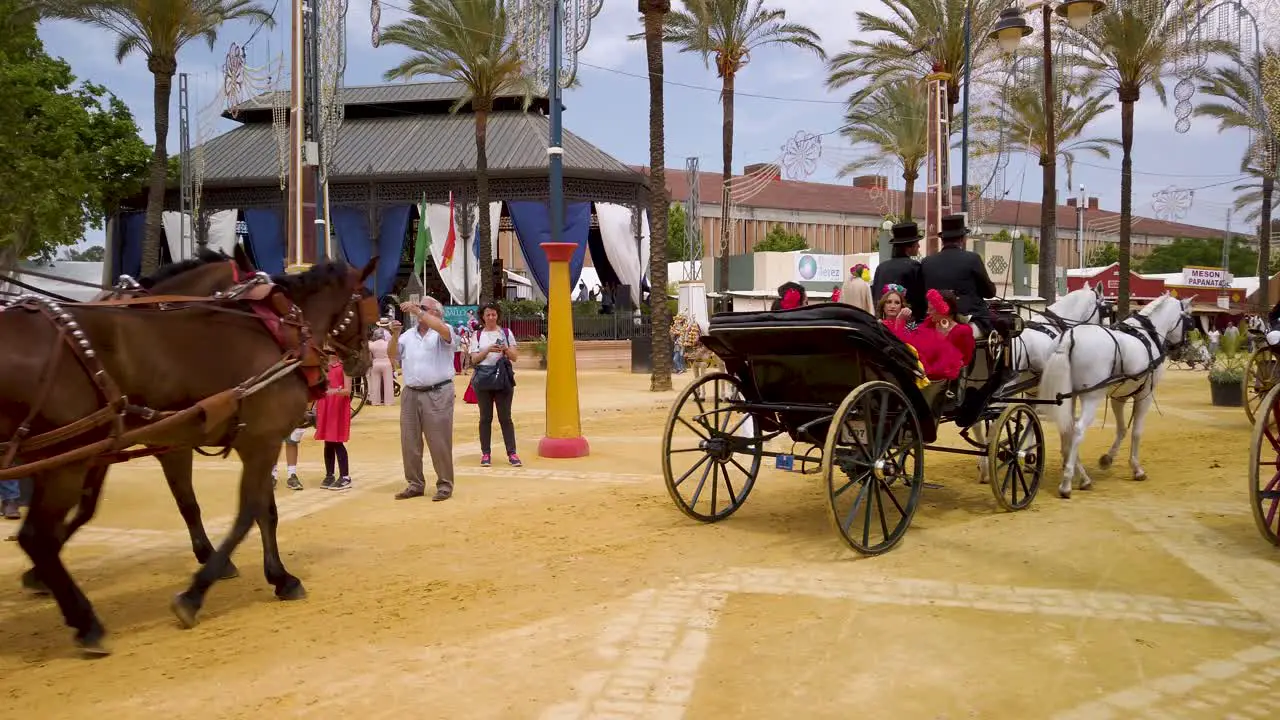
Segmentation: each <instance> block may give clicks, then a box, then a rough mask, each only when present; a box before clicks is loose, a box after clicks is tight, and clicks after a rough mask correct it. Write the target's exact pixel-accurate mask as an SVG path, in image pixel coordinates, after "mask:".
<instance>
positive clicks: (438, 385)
mask: <svg viewBox="0 0 1280 720" xmlns="http://www.w3.org/2000/svg"><path fill="white" fill-rule="evenodd" d="M452 384H453V380H444V381H441V382H438V383H436V384H435V385H426V386H418V387H415V386H413V385H410V386H408V387H409V389H410V390H416V391H418V392H434V391H436V390H439V389H440V388H443V387H444V386H445V385H452Z"/></svg>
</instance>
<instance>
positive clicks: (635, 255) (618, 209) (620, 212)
mask: <svg viewBox="0 0 1280 720" xmlns="http://www.w3.org/2000/svg"><path fill="white" fill-rule="evenodd" d="M595 209H596V221H597V222H598V223H599V225H600V239H601V241H603V243H604V252H605V255H606V256H607V257H608V258H609V264H610V265H612V266H613V271H614V272H615V273H616V274H617V275H618V279H619V280H621V281H622V282H623V283H625V284H627V285H629V286H631V300H632V302H634V303H636V305H639V304H640V281H641V280H642V279H643V278H646V277H648V275H649V214H648V213H647V212H644V213H641V215H640V247H639V248H637V247H636V235H635V232H634V231H633V230H632V229H631V216H632V211H631V208H629V207H627V206H625V205H615V204H614V203H603V202H598V203H595Z"/></svg>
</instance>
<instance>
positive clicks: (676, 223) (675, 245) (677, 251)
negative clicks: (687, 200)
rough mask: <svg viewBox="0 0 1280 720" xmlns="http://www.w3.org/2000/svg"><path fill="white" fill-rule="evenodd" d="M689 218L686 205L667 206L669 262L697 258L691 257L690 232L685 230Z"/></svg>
mask: <svg viewBox="0 0 1280 720" xmlns="http://www.w3.org/2000/svg"><path fill="white" fill-rule="evenodd" d="M687 218H688V213H686V212H685V211H684V205H681V204H679V203H674V204H672V205H670V206H668V207H667V262H684V261H686V260H692V259H696V258H690V257H689V247H688V243H687V240H686V238H687V237H688V233H687V232H686V230H685V221H686V219H687Z"/></svg>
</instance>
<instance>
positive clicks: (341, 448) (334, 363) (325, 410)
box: [315, 355, 351, 490]
mask: <svg viewBox="0 0 1280 720" xmlns="http://www.w3.org/2000/svg"><path fill="white" fill-rule="evenodd" d="M328 379H329V389H328V390H327V391H325V395H324V397H322V398H320V399H319V400H317V401H316V437H315V439H316V440H320V441H322V442H323V443H324V482H322V483H320V487H321V488H323V489H325V490H348V489H350V488H351V469H350V467H349V466H348V464H347V446H346V442H347V441H348V440H350V439H351V386H350V384H349V383H348V382H347V376H346V373H344V372H343V371H342V361H341V360H339V359H338V356H337V355H331V356H330V357H329V378H328ZM334 461H337V465H338V471H339V472H340V473H341V474H340V475H338V476H337V477H335V476H334V474H333V471H334V467H333V466H334Z"/></svg>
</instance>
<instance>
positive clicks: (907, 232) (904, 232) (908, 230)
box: [889, 222, 924, 245]
mask: <svg viewBox="0 0 1280 720" xmlns="http://www.w3.org/2000/svg"><path fill="white" fill-rule="evenodd" d="M892 232H893V237H892V238H891V239H890V240H889V242H890V243H891V244H893V245H910V244H911V243H918V242H920V241H921V240H923V239H924V236H923V235H921V234H920V226H919V225H916V224H915V223H913V222H901V223H897V224H895V225H894V226H893V231H892Z"/></svg>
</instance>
